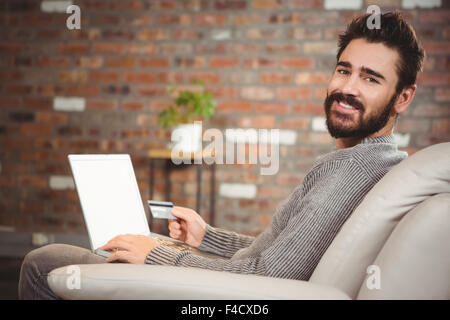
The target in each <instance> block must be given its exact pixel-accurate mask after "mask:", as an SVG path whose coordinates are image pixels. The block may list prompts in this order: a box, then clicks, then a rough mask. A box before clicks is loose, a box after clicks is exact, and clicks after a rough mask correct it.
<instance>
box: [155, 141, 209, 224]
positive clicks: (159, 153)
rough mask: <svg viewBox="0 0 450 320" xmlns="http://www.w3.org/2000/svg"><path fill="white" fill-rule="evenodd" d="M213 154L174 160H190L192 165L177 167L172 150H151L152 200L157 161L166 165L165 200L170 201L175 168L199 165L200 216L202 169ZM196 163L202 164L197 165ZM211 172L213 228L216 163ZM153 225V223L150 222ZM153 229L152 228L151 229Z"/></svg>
mask: <svg viewBox="0 0 450 320" xmlns="http://www.w3.org/2000/svg"><path fill="white" fill-rule="evenodd" d="M212 156H213V154H212V155H211V153H210V154H207V153H206V152H205V150H200V151H198V152H196V153H190V156H189V157H176V158H175V159H174V160H183V159H189V160H190V164H185V163H181V164H179V165H176V164H174V163H173V162H172V150H170V149H151V150H149V152H148V157H149V159H150V180H149V185H150V199H153V189H154V183H155V179H154V176H155V161H157V160H163V161H164V162H165V165H164V168H165V169H164V171H165V185H166V189H165V200H166V201H170V194H171V182H170V171H171V169H172V168H173V167H174V166H182V165H197V199H196V211H197V213H199V214H200V205H201V197H202V191H201V190H202V188H201V183H202V167H203V163H204V162H203V159H205V158H208V157H212ZM196 162H200V163H199V164H197V163H196ZM209 167H210V170H211V176H210V184H211V191H210V202H209V203H210V219H209V224H210V225H211V226H213V225H214V218H215V183H216V163H215V162H212V164H209ZM151 219H152V217H150V221H151ZM150 224H151V222H150ZM150 229H151V228H150Z"/></svg>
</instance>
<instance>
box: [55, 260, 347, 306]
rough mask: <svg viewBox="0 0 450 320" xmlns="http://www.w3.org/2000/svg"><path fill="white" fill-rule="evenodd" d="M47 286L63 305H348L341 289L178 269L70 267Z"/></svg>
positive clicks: (107, 266) (289, 281)
mask: <svg viewBox="0 0 450 320" xmlns="http://www.w3.org/2000/svg"><path fill="white" fill-rule="evenodd" d="M76 277H78V279H76ZM78 280H79V281H78ZM47 281H48V284H49V286H50V288H51V289H52V290H53V292H54V293H55V294H56V295H58V296H59V297H61V298H64V299H88V300H89V299H155V300H156V299H160V300H183V299H188V300H222V299H226V300H232V299H258V300H264V299H336V300H337V299H339V300H340V299H350V298H349V297H348V296H347V295H346V294H345V293H343V292H342V291H340V290H338V289H335V288H333V287H329V286H325V285H321V284H315V283H311V282H307V281H298V280H287V279H277V278H270V277H263V276H256V275H242V274H233V273H228V272H219V271H211V270H204V269H198V268H184V267H174V266H153V265H132V264H117V263H113V264H85V265H75V266H66V267H62V268H58V269H55V270H53V271H52V272H51V273H50V274H49V275H48V277H47ZM77 281H78V282H77ZM78 284H79V286H78Z"/></svg>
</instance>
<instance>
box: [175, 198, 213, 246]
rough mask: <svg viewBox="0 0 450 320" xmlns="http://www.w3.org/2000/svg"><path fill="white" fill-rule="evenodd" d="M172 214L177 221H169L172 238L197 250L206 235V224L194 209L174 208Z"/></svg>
mask: <svg viewBox="0 0 450 320" xmlns="http://www.w3.org/2000/svg"><path fill="white" fill-rule="evenodd" d="M171 213H172V214H173V215H174V216H175V217H177V220H173V219H172V220H169V231H170V236H171V237H172V238H174V239H178V240H181V241H183V242H185V243H186V244H188V245H190V246H191V247H194V248H197V247H199V246H200V244H201V243H202V240H203V237H204V236H205V234H206V222H205V220H203V218H202V217H200V215H199V214H198V213H197V212H195V211H194V210H192V209H189V208H185V207H177V206H174V207H173V209H172V210H171Z"/></svg>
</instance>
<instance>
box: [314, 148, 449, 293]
mask: <svg viewBox="0 0 450 320" xmlns="http://www.w3.org/2000/svg"><path fill="white" fill-rule="evenodd" d="M440 193H450V143H441V144H436V145H433V146H430V147H427V148H425V149H423V150H420V151H419V152H417V153H415V154H414V155H412V156H410V157H408V158H407V159H405V160H403V161H402V162H400V163H399V164H398V165H396V166H395V167H394V168H392V169H391V171H389V172H388V173H387V174H386V175H385V176H384V177H383V178H382V179H381V180H380V181H379V182H378V183H377V184H376V185H375V186H374V187H373V188H372V190H371V191H370V192H369V193H368V194H367V195H366V197H365V198H364V200H363V201H362V202H361V204H360V205H359V206H358V207H357V208H356V210H355V211H354V212H353V214H352V215H351V216H350V218H349V219H348V220H347V221H346V223H345V224H344V225H343V226H342V228H341V230H340V231H339V233H338V235H337V236H336V238H335V239H334V240H333V242H332V244H331V245H330V247H329V248H328V249H327V251H326V252H325V254H324V255H323V257H322V259H321V261H320V262H319V264H318V266H317V267H316V269H315V271H314V273H313V274H312V276H311V278H310V281H312V282H316V283H321V284H327V285H331V286H334V287H337V288H339V289H341V290H343V291H344V292H345V293H347V294H348V295H349V296H350V297H352V298H356V296H357V294H358V292H359V289H360V287H361V285H362V283H363V282H364V280H365V277H366V276H367V274H368V272H371V269H370V268H371V266H372V265H373V264H374V261H375V258H376V257H377V255H378V253H379V252H380V250H381V248H382V247H383V245H384V244H385V242H386V240H387V239H388V237H389V236H390V234H391V233H392V231H393V230H394V228H395V227H396V225H397V223H398V222H399V221H400V220H401V219H402V217H403V216H404V215H405V214H406V213H407V212H409V211H410V210H411V209H413V208H414V207H415V206H417V205H418V204H420V203H421V202H423V201H424V200H426V199H427V198H429V197H430V196H433V195H436V194H440ZM430 236H432V235H430ZM368 268H369V269H368Z"/></svg>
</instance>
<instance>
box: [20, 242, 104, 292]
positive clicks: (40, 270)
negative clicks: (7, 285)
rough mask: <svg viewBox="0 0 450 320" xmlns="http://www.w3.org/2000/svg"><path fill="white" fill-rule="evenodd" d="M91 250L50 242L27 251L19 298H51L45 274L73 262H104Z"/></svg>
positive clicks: (21, 275)
mask: <svg viewBox="0 0 450 320" xmlns="http://www.w3.org/2000/svg"><path fill="white" fill-rule="evenodd" d="M105 262H106V259H105V258H104V257H101V256H99V255H96V254H94V253H93V252H92V251H91V250H88V249H85V248H81V247H76V246H72V245H67V244H51V245H47V246H44V247H41V248H38V249H35V250H33V251H31V252H29V253H28V254H27V255H26V256H25V258H24V260H23V263H22V268H21V272H20V280H19V298H21V299H35V298H53V294H52V293H51V290H50V289H49V288H48V285H47V275H48V274H49V273H50V272H51V271H52V270H54V269H57V268H60V267H64V266H68V265H73V264H94V263H105Z"/></svg>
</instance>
